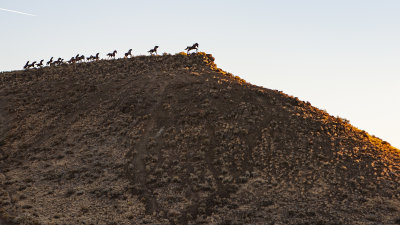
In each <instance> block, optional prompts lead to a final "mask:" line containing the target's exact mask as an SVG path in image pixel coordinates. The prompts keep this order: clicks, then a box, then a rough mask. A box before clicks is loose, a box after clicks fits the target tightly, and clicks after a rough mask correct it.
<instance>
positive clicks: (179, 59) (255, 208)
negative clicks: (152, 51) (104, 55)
mask: <svg viewBox="0 0 400 225" xmlns="http://www.w3.org/2000/svg"><path fill="white" fill-rule="evenodd" d="M213 61H214V59H213V57H212V56H211V55H206V54H204V53H199V54H192V55H189V56H187V55H185V54H178V55H164V56H153V57H146V56H139V57H134V58H132V59H118V60H101V61H98V62H92V63H80V64H76V65H63V66H60V67H55V68H43V69H33V70H27V71H15V72H7V73H0V184H1V186H0V212H1V215H2V216H1V217H2V219H0V224H8V223H10V224H11V223H15V224H145V223H147V224H400V151H399V150H398V149H396V148H393V147H391V146H390V144H388V143H386V142H384V141H382V140H380V139H379V138H376V137H373V136H370V135H369V134H367V133H366V132H364V131H361V130H359V129H357V128H355V127H353V126H351V125H350V124H348V123H347V122H346V121H345V120H342V119H340V118H336V117H332V116H330V115H328V114H327V113H325V112H324V111H321V110H319V109H317V108H315V107H312V106H311V105H310V104H309V103H307V102H303V101H300V100H298V99H297V98H294V97H291V96H288V95H285V94H284V93H282V92H279V91H275V90H270V89H265V88H261V87H257V86H254V85H251V84H248V83H246V82H244V81H243V80H241V79H240V78H238V77H235V76H233V75H232V74H229V73H225V72H224V71H222V70H220V69H218V68H217V67H216V65H215V64H214V63H213ZM6 221H7V222H6Z"/></svg>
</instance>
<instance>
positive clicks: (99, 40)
mask: <svg viewBox="0 0 400 225" xmlns="http://www.w3.org/2000/svg"><path fill="white" fill-rule="evenodd" d="M0 8H5V9H11V10H16V11H21V12H25V13H29V14H35V15H37V16H28V15H22V14H17V13H12V12H7V11H3V10H0V29H1V32H0V40H1V42H0V71H8V70H16V69H20V68H22V66H23V65H24V64H25V62H26V61H27V60H40V59H42V58H43V59H46V60H47V59H48V58H50V57H51V56H55V57H64V58H70V57H72V56H74V55H76V54H78V53H80V54H85V55H89V54H94V53H96V52H100V53H102V55H101V56H103V57H104V56H105V54H106V53H107V52H111V51H112V50H114V49H117V50H118V51H119V53H122V52H125V51H127V50H128V49H130V48H132V49H133V53H134V54H136V55H137V54H146V52H147V51H148V50H149V49H150V48H152V47H153V46H154V45H159V46H160V48H159V52H168V53H176V52H179V51H182V50H183V49H184V48H185V47H186V46H187V45H190V44H193V43H194V42H198V43H199V44H200V50H201V51H206V52H207V53H212V54H213V55H214V56H215V57H216V63H217V64H218V66H219V67H220V68H222V69H224V70H226V71H228V72H232V73H233V74H235V75H239V76H240V77H242V78H243V79H245V80H247V81H249V82H251V83H253V84H256V85H259V86H264V87H266V88H270V89H277V90H282V91H284V92H285V93H287V94H290V95H293V96H297V97H299V98H300V99H301V100H304V101H309V102H311V104H313V105H314V106H316V107H318V108H321V109H326V110H327V111H328V113H330V114H332V115H335V116H336V115H339V116H341V117H344V118H347V119H349V120H350V122H351V123H352V124H353V125H355V126H356V127H358V128H360V129H363V130H366V131H367V132H369V133H370V134H372V135H376V136H378V137H380V138H382V139H383V140H386V141H388V142H390V143H391V144H392V145H394V146H395V147H398V148H399V147H400V130H399V127H400V117H399V116H398V114H399V112H400V100H399V99H398V98H399V97H400V91H399V86H400V76H399V75H400V13H399V12H400V1H398V0H380V1H377V0H335V1H331V0H329V1H328V0H301V1H299V0H279V1H277V0H263V1H261V0H260V1H251V0H249V1H243V0H229V1H228V0H214V1H211V0H206V1H190V0H185V1H184V0H181V1H177V0H175V1H168V0H163V1H162V0H158V1H156V0H146V1H143V0H142V1H136V0H133V1H132V0H130V1H127V0H126V1H123V0H113V1H105V0H85V1H77V0H76V1H50V0H36V1H28V0H12V1H11V0H9V1H6V0H0ZM117 56H118V55H117ZM119 56H121V54H119Z"/></svg>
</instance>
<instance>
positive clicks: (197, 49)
mask: <svg viewBox="0 0 400 225" xmlns="http://www.w3.org/2000/svg"><path fill="white" fill-rule="evenodd" d="M194 49H196V53H197V52H198V51H199V44H198V43H194V44H193V45H192V46H187V47H186V48H185V50H187V54H189V52H190V50H194Z"/></svg>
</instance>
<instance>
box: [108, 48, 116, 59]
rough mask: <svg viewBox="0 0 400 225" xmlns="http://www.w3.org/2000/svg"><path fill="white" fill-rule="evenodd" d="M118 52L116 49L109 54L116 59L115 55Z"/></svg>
mask: <svg viewBox="0 0 400 225" xmlns="http://www.w3.org/2000/svg"><path fill="white" fill-rule="evenodd" d="M116 54H117V50H114V51H113V52H112V53H108V54H107V56H108V57H109V58H114V59H115V55H116Z"/></svg>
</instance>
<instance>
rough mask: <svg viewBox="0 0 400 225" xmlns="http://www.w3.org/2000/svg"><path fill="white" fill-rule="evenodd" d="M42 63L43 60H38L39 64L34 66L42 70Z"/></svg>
mask: <svg viewBox="0 0 400 225" xmlns="http://www.w3.org/2000/svg"><path fill="white" fill-rule="evenodd" d="M43 61H44V59H42V60H40V62H39V63H38V64H36V66H37V67H39V68H42V66H43Z"/></svg>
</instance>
